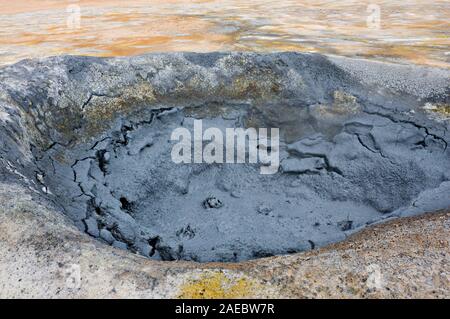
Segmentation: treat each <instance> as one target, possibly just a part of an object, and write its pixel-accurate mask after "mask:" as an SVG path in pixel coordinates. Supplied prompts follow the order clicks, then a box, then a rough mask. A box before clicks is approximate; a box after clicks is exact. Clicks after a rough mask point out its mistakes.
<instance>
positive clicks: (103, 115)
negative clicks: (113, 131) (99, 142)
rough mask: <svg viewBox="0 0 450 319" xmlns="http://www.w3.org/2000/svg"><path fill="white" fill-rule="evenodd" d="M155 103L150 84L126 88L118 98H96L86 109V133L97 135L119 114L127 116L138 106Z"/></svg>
mask: <svg viewBox="0 0 450 319" xmlns="http://www.w3.org/2000/svg"><path fill="white" fill-rule="evenodd" d="M155 101H156V98H155V95H154V91H153V88H152V87H151V86H150V85H148V84H140V85H137V86H133V87H131V88H126V89H124V90H123V91H122V92H121V93H120V94H119V95H118V97H116V98H105V97H98V98H97V97H94V98H93V99H92V102H91V104H92V105H91V106H89V107H87V109H86V115H85V119H86V120H87V126H86V133H87V134H88V135H89V136H92V135H95V134H96V133H99V132H101V130H102V129H103V128H105V127H107V125H108V124H109V123H110V122H111V121H112V120H114V119H115V118H116V117H117V116H118V115H119V114H127V113H129V112H131V111H133V110H134V109H135V108H136V106H138V105H143V104H152V103H154V102H155Z"/></svg>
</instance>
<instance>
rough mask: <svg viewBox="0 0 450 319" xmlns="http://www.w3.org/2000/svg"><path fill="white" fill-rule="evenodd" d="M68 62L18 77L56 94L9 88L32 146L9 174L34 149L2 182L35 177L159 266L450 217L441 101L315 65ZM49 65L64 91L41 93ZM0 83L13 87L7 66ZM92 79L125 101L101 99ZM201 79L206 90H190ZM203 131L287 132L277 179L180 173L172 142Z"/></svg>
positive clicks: (276, 59) (72, 209)
mask: <svg viewBox="0 0 450 319" xmlns="http://www.w3.org/2000/svg"><path fill="white" fill-rule="evenodd" d="M345 61H347V60H345ZM62 62H63V63H61V61H58V63H59V66H58V67H59V68H61V69H58V68H57V67H56V66H55V64H54V63H55V61H52V59H49V60H47V61H44V62H39V63H41V64H39V63H38V64H37V65H34V64H33V63H34V62H33V61H31V62H24V63H25V64H26V63H31V66H27V67H26V68H22V67H21V65H20V64H19V65H18V66H17V68H18V69H17V70H15V69H14V72H15V73H14V72H13V74H14V76H16V73H19V75H20V76H22V77H23V76H24V75H23V74H20V72H25V73H26V72H30V71H29V70H35V71H33V72H34V73H33V72H32V76H31V79H32V80H31V84H32V85H31V86H30V83H28V84H27V85H28V87H33V86H34V87H39V88H40V90H44V91H45V90H48V91H46V92H44V93H42V92H41V91H39V90H36V91H34V89H32V90H31V92H28V91H26V92H21V91H20V90H19V91H14V92H12V91H11V89H8V90H6V91H7V92H8V94H9V95H10V96H11V97H12V98H13V99H15V101H16V103H19V104H20V105H21V106H20V107H19V109H18V111H17V112H16V113H17V114H21V115H22V117H21V118H20V119H19V117H17V116H16V115H17V114H15V113H14V112H12V113H11V114H10V116H11V117H12V118H14V116H16V117H17V123H21V124H20V125H23V124H22V123H23V121H24V120H25V121H28V122H27V123H26V124H25V126H26V127H25V131H26V132H27V133H26V134H28V135H29V136H30V138H31V139H32V140H33V139H35V140H33V141H32V142H31V143H30V150H31V154H32V160H31V164H30V163H28V164H26V165H25V164H23V165H22V169H21V168H20V167H15V166H14V164H12V163H15V162H17V158H19V157H20V152H21V151H20V150H21V148H22V147H23V146H24V145H25V146H26V143H28V142H29V141H28V140H26V139H23V140H22V141H19V145H18V147H17V150H18V151H14V152H16V153H17V154H18V155H17V156H18V157H17V158H16V159H14V158H13V156H15V153H14V152H10V154H9V153H8V154H6V153H4V152H3V153H2V154H1V155H2V157H1V160H2V161H4V160H5V157H6V156H10V157H11V156H12V157H11V158H8V157H6V163H7V165H6V167H7V169H8V168H9V169H8V172H9V173H11V172H12V173H19V174H20V176H23V177H24V178H25V179H26V178H28V179H31V180H32V183H34V185H36V186H37V187H36V188H37V191H39V192H40V193H41V196H44V197H46V198H47V199H49V200H50V201H52V202H53V203H54V204H55V206H56V207H58V209H61V210H62V211H63V212H64V214H65V215H67V216H68V217H70V219H72V220H73V221H74V223H75V225H76V226H77V227H78V228H79V229H80V230H82V231H84V232H86V233H87V234H89V235H90V236H92V237H94V238H96V239H98V240H99V241H101V242H103V243H105V244H108V245H112V246H114V247H117V248H122V249H126V250H129V251H131V252H134V253H139V254H140V255H143V256H145V257H148V258H151V259H155V260H167V261H169V260H189V261H196V262H239V261H245V260H251V259H255V258H263V257H268V256H274V255H283V254H292V253H297V252H301V251H306V250H311V249H317V248H318V247H322V246H324V245H327V244H330V243H334V242H339V241H342V240H344V239H345V238H346V237H348V236H349V235H350V234H352V233H354V232H355V231H358V230H360V229H363V228H365V227H367V226H368V225H372V224H374V223H378V222H381V221H383V220H387V219H390V218H395V217H401V216H408V215H411V214H419V213H424V212H427V211H432V210H438V209H441V208H446V207H448V205H449V204H448V198H446V196H445V194H446V193H447V194H448V190H449V189H450V182H449V181H450V174H449V172H450V160H449V158H450V156H449V150H448V141H449V138H448V135H447V129H448V126H449V124H448V122H446V121H445V120H444V121H438V120H436V118H430V117H429V116H428V114H427V112H426V110H423V105H426V103H435V101H436V100H438V103H441V104H443V105H446V104H445V103H447V102H446V99H448V96H447V95H445V94H446V93H443V94H444V95H443V97H442V95H440V97H437V96H436V95H433V94H434V93H427V92H425V93H424V92H419V93H417V95H414V94H413V93H414V92H412V93H411V92H410V91H408V90H410V89H408V88H407V89H406V91H405V92H403V93H402V94H400V95H399V94H398V93H395V94H394V93H391V92H390V91H389V90H387V89H385V90H384V91H383V90H374V88H373V85H365V84H363V82H362V80H358V79H355V76H354V75H352V74H351V73H349V71H348V68H349V66H348V65H347V64H345V63H347V62H345V63H343V65H339V66H338V65H336V64H335V63H336V61H331V60H328V59H327V58H323V57H321V56H315V55H296V54H272V55H271V54H267V55H264V54H237V55H233V54H222V53H221V54H209V55H194V54H185V55H178V54H172V55H150V56H148V57H145V56H144V57H137V58H130V59H122V60H121V59H105V60H103V59H92V60H91V59H89V58H74V57H69V58H63V61H62ZM358 63H360V62H355V64H358ZM61 65H62V66H61ZM124 65H125V69H126V71H127V72H123V73H121V72H122V71H124V70H123V69H122V68H124ZM136 65H138V66H136ZM369 65H370V64H369ZM344 66H345V67H344ZM41 67H43V68H44V69H45V70H41V69H40V68H41ZM51 67H55V68H56V70H57V71H54V72H55V73H56V75H55V74H50V75H48V76H49V77H50V78H51V79H52V81H53V82H54V83H58V81H56V80H57V79H59V81H60V82H62V83H63V84H58V85H60V86H61V87H59V90H60V91H58V89H55V88H54V87H53V86H54V85H55V84H54V83H53V82H52V83H53V84H52V83H50V84H49V83H44V85H43V86H42V85H40V84H39V83H40V81H42V79H41V75H42V74H43V73H44V74H45V72H48V69H49V68H51ZM33 68H34V69H33ZM58 72H60V73H58ZM436 72H438V71H436ZM438 73H439V72H438ZM118 74H121V75H118ZM432 75H433V76H434V74H432ZM0 76H2V78H5V77H6V78H8V70H6V71H5V70H1V71H0ZM9 76H11V77H13V76H12V75H9ZM33 76H34V77H35V78H33ZM445 76H446V75H445ZM130 78H131V79H130ZM87 79H90V80H91V82H92V81H93V83H94V84H93V85H94V86H96V85H100V86H102V85H103V86H106V87H108V86H109V85H112V86H111V87H108V90H110V91H112V92H113V91H114V90H115V91H117V92H116V93H114V92H113V93H102V92H106V91H108V90H107V89H105V88H103V89H101V90H100V89H98V88H96V89H92V88H91V87H90V85H91V84H90V82H89V81H87ZM193 79H195V81H194V80H193ZM293 79H296V81H297V82H295V81H294V82H293ZM425 80H427V79H425ZM438 80H439V77H438ZM114 81H115V82H114ZM177 81H178V82H181V83H182V85H181V86H179V87H177V86H174V84H173V83H178V82H177ZM439 81H440V80H439ZM111 82H113V84H111ZM193 82H195V83H194V84H195V86H194V87H195V88H197V87H199V88H204V87H206V89H205V91H201V89H198V90H199V91H194V92H193V91H192V87H193V85H194V84H193ZM211 83H213V86H212V87H211ZM224 83H225V84H226V85H225V87H226V86H227V85H229V86H231V88H230V89H228V88H227V89H225V88H224ZM230 83H231V84H230ZM439 83H440V82H439ZM58 85H57V88H58ZM70 85H74V88H75V89H76V90H78V91H79V92H88V93H87V94H85V95H84V98H82V99H81V100H79V101H78V102H77V103H75V105H69V104H67V103H68V101H69V100H70V99H69V98H68V97H67V96H64V94H71V93H61V92H63V91H64V89H67V87H69V86H70ZM178 85H179V84H178ZM214 85H215V86H214ZM380 85H381V84H380ZM389 85H391V83H389ZM42 87H43V88H42ZM86 87H87V88H86ZM180 87H181V89H180ZM216 87H217V88H216ZM401 87H402V88H403V87H404V86H403V85H401ZM436 87H438V88H439V86H436ZM0 89H4V88H2V87H0ZM184 89H186V90H187V91H186V92H187V93H186V92H185V91H183V90H184ZM180 90H181V92H182V93H180ZM424 90H425V91H426V89H424ZM433 90H434V88H433ZM447 90H448V87H447ZM413 91H414V90H413ZM54 92H57V93H56V96H53V95H52V94H54ZM171 92H172V93H171ZM173 92H175V93H173ZM211 92H212V93H211ZM367 92H370V94H368V93H367ZM374 92H382V93H374ZM443 92H446V91H445V88H444V89H443ZM30 94H32V95H31V96H30ZM33 94H34V95H33ZM171 94H172V95H173V97H171V96H170V95H171ZM183 94H186V97H188V98H186V99H185V98H184V96H183ZM202 94H203V97H202ZM440 94H442V93H440ZM180 95H181V97H180ZM42 96H43V97H44V98H42ZM49 96H51V98H49ZM58 96H59V97H58ZM167 96H169V98H167V99H166V100H163V99H165V98H166V97H167ZM418 96H420V98H417V97H418ZM163 97H164V98H163ZM155 99H156V100H158V99H159V100H158V102H157V103H155ZM27 101H29V102H30V103H28V102H27ZM29 104H31V105H32V106H33V107H34V109H33V107H31V108H30V105H29ZM25 105H28V106H25ZM11 109H13V108H8V109H5V110H11ZM109 112H111V114H109ZM8 114H9V113H8ZM80 115H81V117H79V116H80ZM71 119H72V120H73V121H71ZM198 119H201V120H202V121H203V125H204V129H206V128H208V127H216V128H220V129H222V131H223V132H225V129H226V128H237V127H244V128H248V127H255V128H260V127H265V128H271V127H277V128H279V129H280V133H281V134H280V136H281V141H280V168H279V171H278V172H277V173H276V174H273V175H267V176H265V175H261V174H259V169H260V166H261V165H260V164H176V163H174V162H173V161H172V160H171V158H170V151H171V150H172V146H173V144H174V142H173V141H170V135H171V132H172V131H173V130H174V129H175V128H178V127H180V126H181V127H185V128H187V129H188V130H190V131H192V130H193V123H194V121H195V120H198ZM67 121H69V122H70V123H69V124H68V125H69V127H71V129H70V130H68V131H65V130H66V129H64V128H62V124H64V125H67V123H66V122H67ZM89 121H91V122H89ZM9 123H12V124H8V122H6V124H8V125H10V127H9V126H7V125H4V126H2V127H1V129H6V130H7V131H6V132H7V133H8V135H5V136H6V137H5V141H8V142H9V143H11V145H14V143H16V144H17V141H15V140H14V138H12V139H11V141H9V140H6V139H7V138H9V136H11V134H9V132H10V131H11V132H15V133H17V131H18V130H19V129H18V128H17V127H15V126H14V125H16V126H19V124H15V122H14V121H9ZM96 125H97V126H98V127H96ZM8 130H10V131H8ZM19 133H20V132H19ZM22 134H23V133H22ZM33 134H36V135H35V136H34V135H33ZM16 135H17V136H20V134H16ZM23 136H25V135H23ZM39 139H41V140H40V142H39ZM20 143H22V144H20ZM5 144H6V142H5ZM37 145H41V146H37Z"/></svg>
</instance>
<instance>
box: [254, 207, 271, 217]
mask: <svg viewBox="0 0 450 319" xmlns="http://www.w3.org/2000/svg"><path fill="white" fill-rule="evenodd" d="M257 211H258V213H260V214H263V215H266V216H267V215H269V214H270V213H271V212H272V211H273V208H272V207H269V206H267V205H264V204H261V205H259V206H258V208H257Z"/></svg>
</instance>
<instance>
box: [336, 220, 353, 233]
mask: <svg viewBox="0 0 450 319" xmlns="http://www.w3.org/2000/svg"><path fill="white" fill-rule="evenodd" d="M337 226H338V227H339V228H340V229H341V230H342V231H347V230H350V229H352V227H353V221H352V220H344V221H341V222H339V223H337Z"/></svg>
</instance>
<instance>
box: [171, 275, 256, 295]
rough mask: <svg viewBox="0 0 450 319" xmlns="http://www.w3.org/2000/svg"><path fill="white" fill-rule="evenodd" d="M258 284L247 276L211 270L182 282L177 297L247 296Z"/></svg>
mask: <svg viewBox="0 0 450 319" xmlns="http://www.w3.org/2000/svg"><path fill="white" fill-rule="evenodd" d="M258 286H259V284H258V283H257V282H255V281H254V280H252V279H249V278H247V277H243V276H236V275H231V276H230V275H226V274H225V273H223V272H211V273H205V274H202V275H200V277H199V278H198V279H193V280H190V281H189V282H188V283H186V284H184V285H183V286H182V287H181V292H180V294H179V296H178V297H179V298H187V299H221V298H249V297H251V296H252V295H253V293H252V292H254V291H255V289H258Z"/></svg>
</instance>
